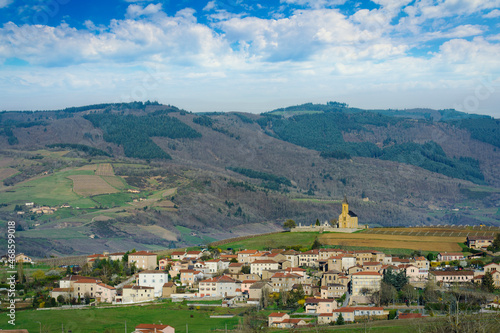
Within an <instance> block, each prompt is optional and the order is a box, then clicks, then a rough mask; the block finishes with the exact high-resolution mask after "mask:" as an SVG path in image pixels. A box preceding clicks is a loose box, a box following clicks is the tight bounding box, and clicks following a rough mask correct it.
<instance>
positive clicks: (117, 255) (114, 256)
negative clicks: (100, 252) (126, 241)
mask: <svg viewBox="0 0 500 333" xmlns="http://www.w3.org/2000/svg"><path fill="white" fill-rule="evenodd" d="M124 255H125V252H115V253H110V254H109V255H108V256H109V260H113V261H122V260H123V256H124Z"/></svg>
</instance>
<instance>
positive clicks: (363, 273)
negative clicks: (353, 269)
mask: <svg viewBox="0 0 500 333" xmlns="http://www.w3.org/2000/svg"><path fill="white" fill-rule="evenodd" d="M351 275H376V276H382V274H380V273H377V272H357V273H353V274H351Z"/></svg>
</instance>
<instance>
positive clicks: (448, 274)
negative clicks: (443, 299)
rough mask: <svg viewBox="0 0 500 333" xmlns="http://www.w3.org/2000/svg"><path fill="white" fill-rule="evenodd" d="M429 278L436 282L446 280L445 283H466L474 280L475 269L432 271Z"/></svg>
mask: <svg viewBox="0 0 500 333" xmlns="http://www.w3.org/2000/svg"><path fill="white" fill-rule="evenodd" d="M429 279H432V280H433V281H435V282H445V283H464V282H472V280H473V279H474V272H473V271H466V270H463V271H431V272H430V273H429Z"/></svg>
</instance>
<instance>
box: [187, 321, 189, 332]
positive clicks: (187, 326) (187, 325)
mask: <svg viewBox="0 0 500 333" xmlns="http://www.w3.org/2000/svg"><path fill="white" fill-rule="evenodd" d="M186 333H189V327H188V324H187V323H186Z"/></svg>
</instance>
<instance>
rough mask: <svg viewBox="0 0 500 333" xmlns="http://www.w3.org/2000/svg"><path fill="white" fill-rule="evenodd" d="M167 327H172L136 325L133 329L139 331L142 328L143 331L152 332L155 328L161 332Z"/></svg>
mask: <svg viewBox="0 0 500 333" xmlns="http://www.w3.org/2000/svg"><path fill="white" fill-rule="evenodd" d="M167 327H172V326H170V325H157V324H139V325H137V326H136V327H135V329H141V328H143V329H152V330H154V329H155V328H156V329H157V330H163V329H165V328H167Z"/></svg>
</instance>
